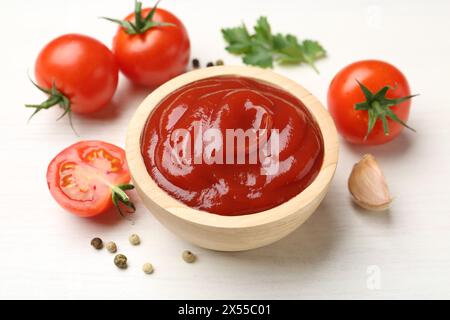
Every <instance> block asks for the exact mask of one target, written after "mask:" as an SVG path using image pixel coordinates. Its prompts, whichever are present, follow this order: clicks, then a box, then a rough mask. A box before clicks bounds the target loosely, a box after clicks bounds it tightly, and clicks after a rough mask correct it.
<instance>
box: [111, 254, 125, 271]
mask: <svg viewBox="0 0 450 320" xmlns="http://www.w3.org/2000/svg"><path fill="white" fill-rule="evenodd" d="M127 260H128V259H127V257H125V256H124V255H123V254H118V255H116V256H115V257H114V264H115V265H116V266H117V268H119V269H126V268H127V267H128V265H127Z"/></svg>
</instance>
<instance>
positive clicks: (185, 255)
mask: <svg viewBox="0 0 450 320" xmlns="http://www.w3.org/2000/svg"><path fill="white" fill-rule="evenodd" d="M182 257H183V260H184V261H186V262H187V263H193V262H195V260H196V259H197V257H196V256H195V255H194V254H193V253H192V252H190V251H189V250H186V251H183V255H182Z"/></svg>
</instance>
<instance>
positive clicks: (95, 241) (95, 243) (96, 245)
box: [91, 238, 103, 250]
mask: <svg viewBox="0 0 450 320" xmlns="http://www.w3.org/2000/svg"><path fill="white" fill-rule="evenodd" d="M91 246H93V247H94V248H95V249H97V250H100V249H102V248H103V241H102V239H100V238H94V239H92V240H91Z"/></svg>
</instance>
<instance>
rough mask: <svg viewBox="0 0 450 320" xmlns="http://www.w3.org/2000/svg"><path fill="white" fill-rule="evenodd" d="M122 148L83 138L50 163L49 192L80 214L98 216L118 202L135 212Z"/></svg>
mask: <svg viewBox="0 0 450 320" xmlns="http://www.w3.org/2000/svg"><path fill="white" fill-rule="evenodd" d="M130 179H131V177H130V173H129V172H128V166H127V163H126V160H125V152H124V151H123V149H121V148H119V147H117V146H115V145H112V144H110V143H106V142H102V141H81V142H78V143H75V144H74V145H71V146H70V147H68V148H66V149H64V150H63V151H61V152H60V153H59V154H58V155H57V156H56V157H55V158H54V159H53V160H52V161H51V162H50V164H49V166H48V170H47V183H48V188H49V190H50V193H51V194H52V196H53V198H54V199H55V200H56V202H58V204H59V205H60V206H61V207H63V208H64V209H66V210H68V211H70V212H71V213H73V214H75V215H77V216H80V217H93V216H96V215H99V214H101V213H103V212H105V211H106V210H108V209H109V208H111V207H112V206H113V205H115V206H116V207H117V209H118V210H119V212H121V210H120V207H119V202H121V203H123V204H124V205H126V206H128V207H129V208H130V209H132V210H133V211H134V205H133V203H132V202H131V201H130V199H129V198H128V196H127V195H126V193H125V191H126V190H130V189H133V188H134V187H133V186H132V185H130V184H128V183H129V181H130Z"/></svg>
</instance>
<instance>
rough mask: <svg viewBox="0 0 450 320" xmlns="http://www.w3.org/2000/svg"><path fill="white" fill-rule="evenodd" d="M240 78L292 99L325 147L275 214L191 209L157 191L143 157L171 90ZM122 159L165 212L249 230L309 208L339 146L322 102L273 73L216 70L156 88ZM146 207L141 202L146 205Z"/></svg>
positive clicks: (139, 185) (239, 68) (139, 114)
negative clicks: (144, 138)
mask: <svg viewBox="0 0 450 320" xmlns="http://www.w3.org/2000/svg"><path fill="white" fill-rule="evenodd" d="M226 75H231V76H233V75H234V76H243V77H249V78H252V79H255V80H259V81H263V82H266V83H268V84H271V85H274V86H277V87H280V88H282V89H283V90H285V91H287V92H289V93H291V94H292V95H294V96H295V97H297V98H298V99H300V101H302V102H303V104H304V105H305V107H306V108H307V109H308V110H309V112H310V113H311V114H312V116H313V117H314V119H315V120H316V122H317V124H318V126H319V129H320V131H321V133H322V138H323V143H324V158H323V164H322V167H321V169H320V171H319V174H318V175H317V177H316V178H315V179H314V180H313V182H312V183H311V184H310V185H309V186H308V187H307V188H306V189H305V190H303V191H302V192H301V193H299V194H298V195H296V196H295V197H293V198H291V199H290V200H288V201H287V202H284V203H282V204H280V205H278V206H276V207H274V208H271V209H268V210H265V211H261V212H258V213H253V214H248V215H240V216H222V215H217V214H214V213H209V212H206V211H201V210H197V209H193V208H191V207H189V206H187V205H186V204H184V203H182V202H181V201H179V200H177V199H175V198H173V197H172V196H170V195H169V194H168V193H166V191H164V190H163V189H161V188H160V187H159V186H158V185H157V184H156V182H155V181H154V180H153V178H152V177H151V176H150V174H149V173H148V171H147V169H146V166H145V163H144V159H143V157H142V154H141V135H142V132H143V130H144V127H145V124H146V122H147V119H148V117H149V115H150V114H151V112H152V111H153V109H154V108H155V107H156V106H157V105H158V104H159V102H160V101H161V100H162V99H163V98H165V97H166V96H167V95H169V94H170V93H172V92H173V91H174V90H176V89H178V88H180V87H182V86H184V85H186V84H189V83H191V82H194V81H197V80H202V79H206V78H210V77H214V76H226ZM125 151H126V158H127V162H128V167H129V170H130V173H131V176H132V180H133V183H134V185H135V187H136V188H137V189H138V191H140V192H142V193H143V194H144V195H146V196H147V197H148V198H149V200H150V201H152V202H153V203H154V204H156V205H157V206H159V207H161V208H163V209H164V210H165V211H166V212H168V213H170V214H172V215H174V216H176V217H178V218H179V219H182V220H185V221H186V222H189V223H195V224H198V225H202V226H206V227H217V228H249V227H256V226H261V225H265V224H269V223H273V222H276V221H279V220H283V219H285V218H289V217H290V216H291V215H294V214H295V213H296V212H299V211H301V210H302V209H304V208H305V207H308V206H309V205H312V203H314V200H315V199H316V197H318V196H320V195H321V194H323V192H324V190H325V189H327V188H328V185H329V183H330V182H331V180H332V178H333V176H334V173H335V170H336V166H337V160H338V157H339V141H338V135H337V131H336V127H335V125H334V122H333V120H332V118H331V116H330V115H329V113H328V112H327V111H326V110H325V108H324V107H323V105H322V104H321V103H320V101H319V100H318V99H317V98H316V97H314V96H313V95H312V94H311V93H310V92H308V91H307V90H306V89H304V88H303V87H302V86H301V85H299V84H298V83H297V82H295V81H293V80H290V79H288V78H286V77H284V76H282V75H279V74H277V73H275V72H273V71H271V70H267V69H261V68H257V67H248V66H216V67H209V68H204V69H198V70H194V71H190V72H187V73H184V74H182V75H180V76H178V77H176V78H174V79H172V80H170V81H168V82H166V83H164V84H163V85H161V86H160V87H158V88H157V89H156V90H154V91H153V92H152V93H150V94H149V95H148V96H147V98H145V99H144V101H143V102H142V103H141V104H140V106H139V107H138V108H137V110H136V111H135V113H134V115H133V117H132V119H131V121H130V122H129V125H128V130H127V138H126V147H125ZM144 203H145V201H144Z"/></svg>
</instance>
